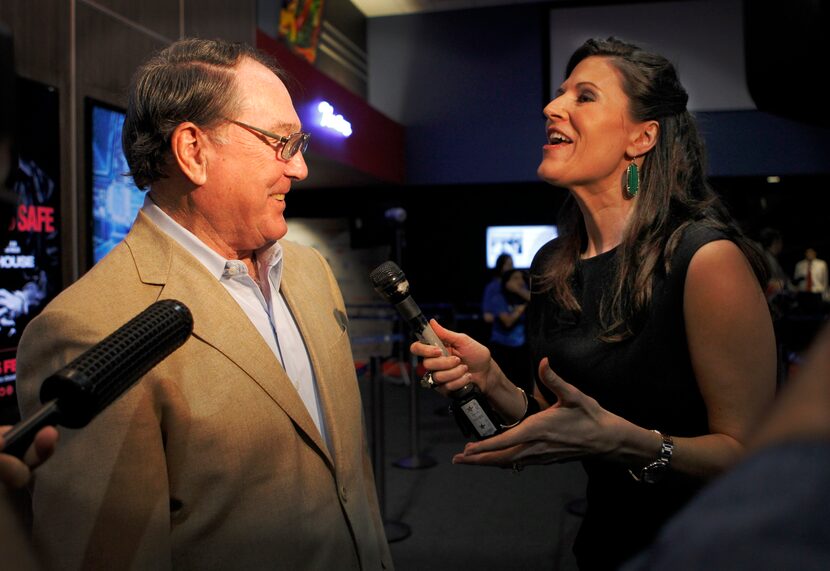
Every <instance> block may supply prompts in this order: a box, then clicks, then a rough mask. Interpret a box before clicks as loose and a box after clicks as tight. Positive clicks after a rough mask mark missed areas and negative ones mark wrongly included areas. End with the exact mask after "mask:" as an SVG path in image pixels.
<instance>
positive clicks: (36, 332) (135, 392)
mask: <svg viewBox="0 0 830 571" xmlns="http://www.w3.org/2000/svg"><path fill="white" fill-rule="evenodd" d="M90 321H91V320H88V319H85V318H84V315H83V313H82V312H81V311H69V312H68V311H60V310H52V311H50V310H49V309H47V310H46V311H45V312H44V313H43V314H41V315H40V316H39V317H37V318H36V319H35V320H33V321H32V322H31V323H30V324H29V326H28V327H27V328H26V331H25V332H24V335H23V337H22V339H21V343H20V347H19V349H18V363H19V366H18V381H17V382H18V387H19V389H18V393H19V398H20V404H21V411H22V412H23V414H24V415H25V414H29V413H31V412H32V411H34V410H35V409H36V407H37V406H38V404H39V399H38V391H39V388H40V383H41V382H42V380H43V379H45V378H46V377H47V376H48V375H49V374H51V373H52V372H54V371H55V370H57V369H59V368H60V367H61V366H63V365H64V364H66V363H67V362H69V361H70V360H71V359H73V358H74V357H76V356H77V355H79V354H80V353H82V352H83V351H84V350H86V349H88V348H89V347H91V346H92V345H93V344H95V343H97V342H98V341H100V340H101V339H103V338H104V337H105V336H106V335H107V334H109V333H110V331H99V330H96V329H95V328H94V327H93V326H91V325H90V324H89V322H90ZM118 325H119V324H113V327H112V329H113V330H114V329H115V328H116V327H117V326H118ZM158 385H159V383H158V379H155V378H153V373H152V372H151V373H150V374H148V375H146V376H145V377H144V378H143V379H142V380H140V381H139V382H138V383H137V384H136V385H135V386H134V387H132V388H131V389H130V390H129V391H128V392H127V393H126V394H125V395H124V396H122V397H121V398H120V399H119V400H117V401H116V402H115V403H113V404H112V405H111V406H110V407H108V408H107V409H106V410H105V411H103V412H102V413H101V414H100V415H99V416H98V417H96V418H95V419H93V420H92V422H91V423H90V424H89V425H87V426H86V427H85V428H82V429H78V430H70V429H66V428H60V433H61V439H60V442H59V443H58V448H57V450H56V452H55V454H54V456H53V457H52V458H51V459H50V460H49V461H48V462H46V463H45V464H44V465H43V466H41V467H40V468H38V470H37V473H36V478H35V484H34V489H33V498H32V501H33V505H32V508H33V540H34V543H35V548H36V550H37V552H38V553H39V555H40V556H41V557H42V559H43V563H44V565H45V567H46V568H49V569H52V568H55V569H135V568H140V569H169V568H170V566H171V555H170V508H169V491H168V481H167V469H166V462H165V454H164V443H163V439H162V434H161V428H160V406H159V405H158V404H157V403H158V401H159V399H158V398H157V394H156V393H157V392H158Z"/></svg>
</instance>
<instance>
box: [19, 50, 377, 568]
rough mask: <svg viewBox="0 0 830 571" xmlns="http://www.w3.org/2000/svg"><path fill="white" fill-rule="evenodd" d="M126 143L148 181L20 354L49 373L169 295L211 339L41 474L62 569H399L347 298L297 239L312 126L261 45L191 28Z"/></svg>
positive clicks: (138, 111)
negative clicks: (298, 188) (127, 226)
mask: <svg viewBox="0 0 830 571" xmlns="http://www.w3.org/2000/svg"><path fill="white" fill-rule="evenodd" d="M123 141H124V151H125V154H126V157H127V161H128V163H129V165H130V169H131V171H132V175H133V177H134V179H135V182H136V184H137V185H138V186H140V187H142V188H146V187H149V188H150V192H149V193H148V196H147V198H146V200H145V203H144V206H143V207H142V210H141V212H140V213H139V215H138V218H137V219H136V221H135V224H134V226H133V229H132V230H131V232H130V233H129V235H128V236H127V237H126V238H125V240H124V242H123V243H121V244H120V245H119V246H117V247H116V248H115V249H114V250H113V252H112V253H111V254H110V255H109V256H107V257H106V258H105V259H104V260H102V261H101V262H100V263H99V264H98V265H96V266H95V267H94V268H93V269H92V270H91V271H90V272H89V273H88V274H86V275H85V276H84V277H83V278H82V279H80V280H79V281H78V282H77V283H76V284H74V285H73V286H72V287H70V288H69V289H67V290H66V291H64V292H63V293H62V294H61V295H60V296H58V297H57V298H56V299H55V300H54V301H53V302H52V303H51V304H50V305H49V306H48V307H47V308H46V309H45V310H44V311H43V313H42V314H41V315H40V316H39V317H38V318H37V319H35V320H34V321H33V322H32V323H31V324H30V326H29V327H28V328H27V330H26V332H25V334H24V336H23V340H22V342H21V345H20V350H19V369H18V373H19V377H18V378H19V381H18V382H19V383H20V397H21V401H22V409H23V412H24V416H25V413H26V412H30V411H32V410H33V408H34V407H35V405H36V400H37V392H38V387H39V384H40V381H42V380H43V379H44V378H45V377H46V376H47V375H48V374H49V373H51V372H52V371H54V370H56V369H58V368H59V367H60V366H61V365H63V364H64V363H66V362H67V361H68V360H70V359H72V358H73V357H75V356H77V355H78V354H79V353H81V352H82V351H84V350H85V349H87V348H89V347H90V346H91V345H93V344H94V343H96V342H97V341H99V340H101V339H102V338H103V337H105V336H106V335H107V334H109V333H110V332H112V331H113V330H114V329H116V328H117V327H118V326H119V325H121V324H123V323H124V322H126V321H127V320H128V319H129V318H131V317H132V316H134V315H135V314H137V313H139V312H140V311H141V310H142V309H144V308H145V307H147V306H148V305H150V304H151V303H153V302H155V301H156V300H158V299H166V298H171V299H177V300H179V301H181V302H183V303H184V304H185V305H187V306H188V307H189V308H190V311H191V312H192V314H193V319H194V324H195V325H194V333H193V336H192V337H191V338H190V339H189V340H188V342H187V343H185V345H184V346H183V347H181V348H180V349H179V350H177V351H176V352H175V353H173V355H171V356H170V357H168V358H167V359H166V360H165V361H163V362H162V363H161V364H160V365H159V366H157V367H156V368H155V369H153V370H152V371H151V372H150V373H149V374H148V375H146V376H145V377H144V378H143V379H142V380H141V382H139V383H138V385H137V386H136V387H135V388H133V389H132V390H131V391H129V392H128V393H127V394H126V395H125V396H124V397H123V398H122V399H120V400H119V401H117V402H116V403H115V404H114V405H113V406H111V407H110V408H109V409H107V410H105V411H104V412H103V413H102V414H101V415H100V416H99V417H98V418H97V419H95V420H94V421H93V422H92V423H91V424H90V425H89V426H88V427H87V428H85V429H83V430H80V431H67V432H66V433H65V434H64V438H63V439H62V443H61V448H60V450H59V451H58V453H56V454H55V456H54V457H53V458H52V460H51V461H50V462H49V463H47V464H46V465H44V466H43V467H42V468H40V470H39V473H38V478H37V482H36V485H35V489H34V539H35V546H36V548H37V549H38V551H39V552H40V553H41V555H42V556H43V558H44V560H45V563H46V566H47V567H49V568H52V567H55V568H61V569H79V568H84V569H154V570H156V569H168V568H175V569H200V570H202V569H382V568H391V566H392V563H391V559H390V555H389V549H388V545H387V543H386V539H385V537H384V532H383V525H382V522H381V519H380V514H379V510H378V505H377V498H376V493H375V485H374V480H373V476H372V468H371V464H370V462H369V459H368V455H367V452H366V441H365V435H364V426H363V422H362V411H361V406H360V395H359V392H358V387H357V382H356V378H355V373H354V366H353V361H352V356H351V349H350V346H349V339H348V335H347V333H346V316H345V310H344V305H343V300H342V298H341V296H340V292H339V290H338V288H337V284H336V282H335V280H334V277H333V276H332V273H331V270H330V269H329V267H328V265H327V264H326V263H325V261H324V260H323V258H322V257H321V256H320V255H319V254H318V253H316V252H315V251H313V250H311V249H309V248H304V247H300V246H298V245H296V244H292V243H290V242H286V241H280V239H281V238H282V237H283V236H284V235H285V233H286V231H287V228H286V222H285V218H284V216H283V215H284V211H285V200H286V196H287V194H288V193H289V191H290V189H291V183H292V182H293V181H299V180H302V179H304V178H305V177H306V175H307V172H308V171H307V168H306V164H305V161H304V159H303V151H304V150H305V148H306V145H307V141H308V135H306V134H304V133H302V132H301V125H300V120H299V118H298V116H297V113H296V111H295V110H294V107H293V104H292V102H291V98H290V96H289V93H288V91H287V89H286V87H285V84H284V82H283V80H282V78H281V72H280V71H279V70H278V69H277V68H276V67H275V66H274V65H273V64H272V63H271V62H270V61H269V60H268V59H267V58H265V57H264V56H262V55H261V54H259V53H258V52H256V51H255V50H253V49H251V48H249V47H246V46H241V45H237V44H230V43H226V42H222V41H204V40H183V41H179V42H176V43H175V44H173V45H171V46H170V47H168V48H167V49H165V50H164V51H162V52H161V53H160V54H158V55H157V56H155V57H153V58H152V59H150V60H149V61H148V62H147V63H146V64H144V65H143V66H142V67H141V68H140V69H139V70H138V72H137V73H136V76H135V78H134V80H133V85H132V88H131V93H130V99H129V105H128V109H127V118H126V121H125V123H124V139H123Z"/></svg>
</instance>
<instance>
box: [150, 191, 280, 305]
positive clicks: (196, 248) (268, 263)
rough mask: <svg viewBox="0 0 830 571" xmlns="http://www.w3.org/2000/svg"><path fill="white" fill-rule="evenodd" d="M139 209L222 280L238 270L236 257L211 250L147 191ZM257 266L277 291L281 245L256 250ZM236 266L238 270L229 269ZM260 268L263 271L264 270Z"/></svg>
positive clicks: (277, 243) (271, 245)
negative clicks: (223, 255)
mask: <svg viewBox="0 0 830 571" xmlns="http://www.w3.org/2000/svg"><path fill="white" fill-rule="evenodd" d="M141 211H142V212H144V214H145V215H146V216H147V217H148V218H149V219H150V220H152V221H153V223H155V224H156V226H158V227H159V228H160V229H161V230H162V231H163V232H164V233H165V234H167V235H168V236H170V237H171V238H172V239H173V240H175V241H176V242H178V243H179V245H181V246H182V247H183V248H184V249H185V250H187V251H188V252H189V253H190V254H191V255H193V257H195V258H196V259H197V260H199V262H201V263H202V265H203V266H205V267H206V268H207V269H208V271H209V272H210V273H211V274H212V275H213V276H214V277H216V279H217V280H221V279H222V278H223V277H229V274H230V276H231V277H232V276H233V275H236V274H238V273H239V271H238V266H239V265H238V260H228V259H225V258H224V257H222V256H220V255H219V254H218V253H216V252H215V251H213V250H212V249H211V248H210V247H208V246H207V244H205V243H204V242H202V241H201V240H200V239H199V238H197V237H196V235H195V234H193V233H192V232H191V231H190V230H188V229H187V228H185V227H184V226H182V225H181V224H179V223H178V222H176V221H175V220H173V219H172V218H171V217H170V216H169V215H168V214H167V213H166V212H164V211H163V210H162V209H161V208H159V206H158V205H157V204H156V203H155V202H153V199H152V198H150V193H147V195H146V196H145V197H144V204H143V205H142V206H141ZM256 265H257V271H259V273H260V275H262V274H263V273H265V274H266V275H268V276H269V277H270V279H271V282H272V284H273V286H274V290H275V291H279V287H280V281H281V279H282V246H281V245H280V243H279V242H274V243H273V244H269V245H266V246H263V247H262V248H260V249H259V250H256ZM232 268H237V270H235V271H234V270H232ZM263 269H264V270H265V272H263Z"/></svg>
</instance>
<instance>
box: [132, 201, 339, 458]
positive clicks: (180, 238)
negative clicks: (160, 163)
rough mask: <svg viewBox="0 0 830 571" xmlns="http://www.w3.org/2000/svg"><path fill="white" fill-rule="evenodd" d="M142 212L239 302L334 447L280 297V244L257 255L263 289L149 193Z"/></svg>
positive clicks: (305, 358)
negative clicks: (173, 217)
mask: <svg viewBox="0 0 830 571" xmlns="http://www.w3.org/2000/svg"><path fill="white" fill-rule="evenodd" d="M141 210H142V212H144V214H146V215H147V216H148V217H149V218H150V220H152V221H153V222H154V223H155V224H156V225H157V226H158V227H159V228H161V230H162V231H163V232H164V233H165V234H167V235H168V236H170V237H171V238H173V239H174V240H175V241H176V242H178V243H179V244H180V245H181V246H182V247H183V248H184V249H185V250H187V251H188V252H189V253H190V254H191V255H193V257H195V258H196V259H197V260H199V262H201V263H202V264H203V265H204V266H205V267H206V268H207V269H208V271H210V273H211V274H213V275H214V276H215V277H216V279H217V280H219V283H221V284H222V286H224V288H225V289H226V290H227V291H228V293H229V294H230V295H231V297H233V298H234V300H236V302H237V303H238V304H239V306H240V307H241V308H242V310H243V311H244V312H245V315H247V316H248V319H250V320H251V323H253V324H254V326H255V327H256V328H257V331H259V333H260V335H262V338H263V339H264V340H265V342H266V343H267V344H268V347H270V348H271V351H273V353H274V355H275V356H276V358H277V360H279V362H280V363H281V364H282V366H283V369H285V372H286V374H287V375H288V378H289V379H291V382H292V384H293V385H294V388H296V389H297V392H298V393H299V395H300V398H301V399H302V401H303V403H304V404H305V406H306V408H307V409H308V413H309V414H310V415H311V419H312V420H313V421H314V424H315V425H316V426H317V429H318V430H319V431H320V434H321V436H322V437H323V440H324V441H325V442H326V444H327V445H328V446H329V448H331V442H330V441H329V438H328V433H327V431H326V427H325V423H324V419H323V411H322V409H321V408H320V394H319V392H318V390H317V381H316V378H315V375H314V369H313V368H312V367H311V359H310V358H309V356H308V349H306V346H305V342H304V341H303V337H302V335H301V334H300V329H299V327H297V323H296V321H294V316H293V315H291V310H290V309H289V308H288V304H286V303H285V298H283V296H282V293H280V280H281V278H282V263H283V262H282V246H280V244H279V242H274V244H272V245H270V246H266V247H264V248H262V249H260V250H257V251H256V262H255V264H256V267H257V271H258V272H259V283H261V284H262V289H261V290H260V288H259V286H258V285H257V283H256V282H255V281H254V280H253V278H251V276H249V275H248V268H247V266H246V265H245V263H244V262H242V261H241V260H226V259H224V258H223V257H222V256H220V255H219V254H218V253H216V252H215V251H213V250H212V249H210V248H209V247H208V246H207V245H206V244H205V243H204V242H202V241H201V240H200V239H199V238H197V237H196V236H195V235H194V234H193V233H192V232H190V231H188V230H187V229H185V228H184V227H183V226H181V225H180V224H179V223H178V222H176V221H175V220H173V219H172V218H171V217H170V216H168V215H167V214H166V213H165V212H164V211H163V210H162V209H161V208H159V207H158V206H157V205H156V203H155V202H153V200H152V199H151V198H150V195H149V194H148V195H147V196H146V197H145V198H144V205H143V206H142V207H141Z"/></svg>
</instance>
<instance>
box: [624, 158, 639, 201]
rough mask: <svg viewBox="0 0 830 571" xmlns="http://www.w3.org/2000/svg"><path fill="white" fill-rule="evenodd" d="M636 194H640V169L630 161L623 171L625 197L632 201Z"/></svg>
mask: <svg viewBox="0 0 830 571" xmlns="http://www.w3.org/2000/svg"><path fill="white" fill-rule="evenodd" d="M638 192H640V169H638V168H637V163H635V162H634V159H632V160H631V164H629V165H628V168H626V169H625V197H626V198H628V199H632V198H634V197H635V196H637V193H638Z"/></svg>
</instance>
